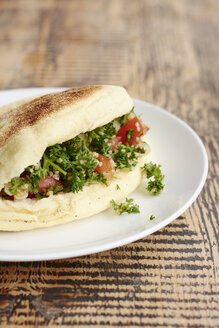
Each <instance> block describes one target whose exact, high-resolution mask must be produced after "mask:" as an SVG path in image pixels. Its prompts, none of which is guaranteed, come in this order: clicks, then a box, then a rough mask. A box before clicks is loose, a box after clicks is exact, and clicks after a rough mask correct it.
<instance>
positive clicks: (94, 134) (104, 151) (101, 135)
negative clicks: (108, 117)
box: [86, 122, 116, 156]
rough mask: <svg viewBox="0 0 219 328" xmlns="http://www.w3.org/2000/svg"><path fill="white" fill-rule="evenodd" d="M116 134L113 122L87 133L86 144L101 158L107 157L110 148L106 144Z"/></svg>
mask: <svg viewBox="0 0 219 328" xmlns="http://www.w3.org/2000/svg"><path fill="white" fill-rule="evenodd" d="M115 134H116V129H115V127H114V125H113V122H110V123H107V124H106V125H104V126H101V127H99V128H96V129H94V130H92V131H90V132H87V133H86V135H87V137H88V143H89V147H90V149H91V150H93V151H96V152H98V153H99V154H101V155H103V156H107V155H108V154H109V152H110V151H111V146H110V144H109V143H108V142H107V141H108V140H110V139H111V138H112V136H114V135H115Z"/></svg>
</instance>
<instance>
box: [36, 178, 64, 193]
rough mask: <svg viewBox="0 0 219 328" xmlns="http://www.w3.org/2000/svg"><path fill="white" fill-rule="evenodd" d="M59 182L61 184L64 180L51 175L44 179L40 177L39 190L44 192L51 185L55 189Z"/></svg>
mask: <svg viewBox="0 0 219 328" xmlns="http://www.w3.org/2000/svg"><path fill="white" fill-rule="evenodd" d="M57 184H61V185H62V182H61V181H60V180H56V179H55V178H53V177H52V176H50V175H47V176H46V177H45V178H44V179H43V178H42V179H40V181H39V182H38V187H39V189H38V192H39V193H43V192H45V190H47V189H49V187H50V185H51V186H52V187H53V189H54V188H55V187H56V186H57Z"/></svg>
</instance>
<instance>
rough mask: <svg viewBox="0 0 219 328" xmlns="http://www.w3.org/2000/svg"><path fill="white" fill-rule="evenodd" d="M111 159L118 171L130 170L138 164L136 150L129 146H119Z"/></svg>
mask: <svg viewBox="0 0 219 328" xmlns="http://www.w3.org/2000/svg"><path fill="white" fill-rule="evenodd" d="M113 159H114V162H115V163H116V168H118V169H120V170H121V169H125V168H129V169H131V168H132V167H134V166H136V165H137V163H138V155H137V152H136V148H135V147H134V146H129V145H126V146H125V145H119V146H118V147H117V151H116V153H115V155H114V158H113Z"/></svg>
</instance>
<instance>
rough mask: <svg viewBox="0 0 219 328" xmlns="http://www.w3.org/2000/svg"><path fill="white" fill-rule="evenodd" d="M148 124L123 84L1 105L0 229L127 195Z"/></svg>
mask: <svg viewBox="0 0 219 328" xmlns="http://www.w3.org/2000/svg"><path fill="white" fill-rule="evenodd" d="M147 129H148V128H147V126H146V125H145V124H144V123H143V122H142V121H141V119H140V118H138V117H137V116H136V115H135V113H134V111H133V101H132V99H131V98H130V96H129V95H128V94H127V92H126V91H125V89H124V88H122V87H118V86H106V85H105V86H87V87H81V88H73V89H69V90H66V91H62V92H57V93H53V94H48V95H44V96H40V97H37V98H35V99H32V100H30V99H29V100H24V101H20V102H19V103H18V104H16V103H13V104H10V105H7V106H4V107H1V108H0V230H1V231H23V230H28V229H35V228H42V227H49V226H53V225H57V224H62V223H66V222H71V221H74V220H77V219H81V218H85V217H88V216H91V215H94V214H97V213H99V212H101V211H103V210H105V209H106V208H108V207H109V206H110V201H111V200H112V199H114V200H115V201H120V200H121V199H123V198H124V197H126V196H127V195H128V194H130V193H131V192H132V191H133V190H134V189H135V188H136V187H137V186H138V185H139V183H140V181H141V169H140V167H141V166H142V165H143V164H144V163H145V162H146V161H147V160H148V153H149V146H148V144H147V143H146V142H145V140H144V138H145V134H146V132H147Z"/></svg>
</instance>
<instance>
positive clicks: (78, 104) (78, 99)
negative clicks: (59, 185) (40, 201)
mask: <svg viewBox="0 0 219 328" xmlns="http://www.w3.org/2000/svg"><path fill="white" fill-rule="evenodd" d="M132 107H133V101H132V99H131V98H130V96H129V95H128V94H127V92H126V91H125V89H124V88H122V87H118V86H109V85H107V86H88V87H83V88H74V89H69V90H67V91H63V92H57V93H53V94H49V95H45V96H42V97H39V98H35V99H33V100H31V101H30V102H27V103H24V104H23V105H21V106H18V107H16V108H14V109H11V107H10V105H9V108H10V109H9V111H6V109H4V113H3V114H0V190H1V189H2V188H3V186H4V184H5V183H7V182H8V181H10V180H11V179H12V178H13V177H16V176H19V175H20V174H21V173H22V172H23V170H24V169H25V168H26V167H27V166H29V165H33V164H36V163H37V162H38V161H39V160H40V159H41V157H42V155H43V153H44V151H45V149H46V148H47V147H48V146H52V145H54V144H56V143H62V142H64V141H67V140H69V139H71V138H74V137H75V136H77V135H78V134H80V133H84V132H87V131H91V130H93V129H95V128H96V127H99V126H102V125H104V124H106V123H108V122H110V121H112V120H113V119H114V118H116V117H118V116H121V115H123V114H126V113H128V112H129V111H130V110H131V108H132ZM0 113H1V110H0Z"/></svg>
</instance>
